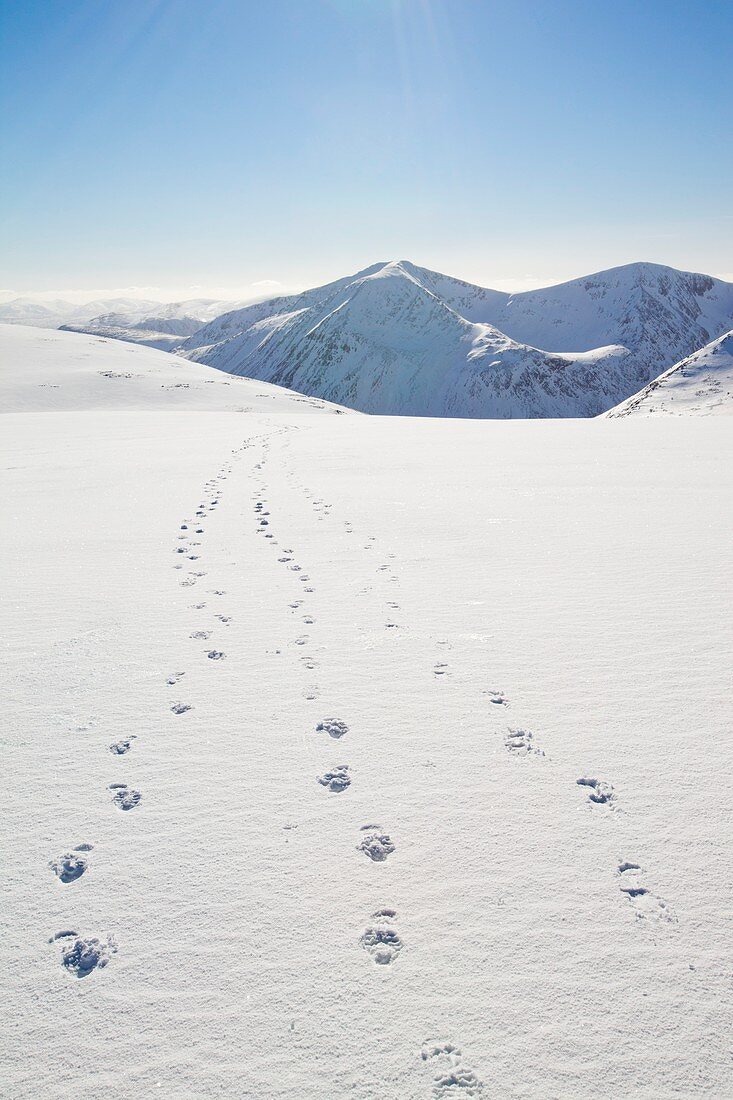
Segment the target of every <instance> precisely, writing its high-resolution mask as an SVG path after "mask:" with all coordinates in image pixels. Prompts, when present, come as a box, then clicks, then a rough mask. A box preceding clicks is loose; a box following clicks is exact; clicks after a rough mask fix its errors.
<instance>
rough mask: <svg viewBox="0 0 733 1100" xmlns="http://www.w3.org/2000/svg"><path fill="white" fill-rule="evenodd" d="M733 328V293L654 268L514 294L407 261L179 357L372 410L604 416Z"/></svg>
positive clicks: (222, 320) (247, 323)
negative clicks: (656, 378) (665, 370)
mask: <svg viewBox="0 0 733 1100" xmlns="http://www.w3.org/2000/svg"><path fill="white" fill-rule="evenodd" d="M732 323H733V285H731V284H729V283H725V282H722V281H720V280H716V279H713V278H711V277H709V276H706V275H696V274H692V273H689V272H683V271H675V270H674V269H672V268H667V267H661V266H659V265H656V264H630V265H628V266H626V267H622V268H615V269H613V270H611V271H606V272H600V273H598V274H596V275H591V276H587V277H586V278H583V279H576V280H573V281H572V282H569V283H564V284H562V285H560V286H556V287H550V288H548V289H543V290H537V291H528V292H525V293H524V294H515V295H509V294H504V293H501V292H499V291H494V290H486V289H484V288H482V287H477V286H473V285H472V284H470V283H465V282H462V281H461V280H458V279H453V278H450V277H449V276H447V275H440V274H438V273H437V272H433V271H428V270H426V269H425V268H419V267H416V266H415V265H414V264H411V263H409V261H406V260H403V261H399V262H392V263H388V264H376V265H374V267H371V268H367V269H366V270H365V271H362V272H360V273H359V274H357V275H354V276H352V277H349V278H346V279H340V280H338V281H337V282H334V283H330V284H328V285H327V286H324V287H317V288H315V289H314V290H309V291H305V292H303V293H302V294H299V295H292V296H290V297H287V298H274V299H270V300H269V301H266V302H262V303H258V304H256V305H253V306H249V307H247V308H245V309H242V310H238V311H235V312H232V313H228V314H224V315H223V316H222V317H219V318H217V319H216V320H215V321H213V322H211V323H210V324H208V325H206V326H204V327H203V328H202V329H201V330H200V331H199V332H197V333H195V334H194V335H193V336H191V337H190V338H189V339H188V340H187V341H186V342H185V343H184V344H182V346H181V349H180V350H181V353H182V354H184V355H186V356H188V357H189V358H192V359H195V360H197V361H199V362H204V363H208V364H210V365H212V366H215V367H218V368H219V369H221V370H225V371H228V372H230V373H233V374H242V375H247V376H249V377H254V378H263V379H266V380H267V381H270V382H275V383H278V384H281V385H286V386H289V387H292V388H294V389H297V390H299V391H301V392H303V393H308V394H314V395H317V396H319V397H323V398H326V399H328V400H332V401H338V402H340V403H342V404H345V405H348V406H350V407H352V408H356V409H360V410H362V411H363V412H372V413H388V414H395V413H400V414H409V415H431V416H436V415H437V416H464V417H495V418H517V417H549V416H595V415H598V414H599V413H601V412H604V411H606V410H608V409H609V408H611V407H612V406H613V405H615V404H617V403H618V402H619V401H621V400H622V399H624V398H626V397H628V396H629V395H630V394H632V393H634V392H635V391H636V390H638V389H639V388H640V387H641V386H643V385H646V384H647V383H648V382H650V381H651V379H653V378H654V377H655V376H656V375H658V374H660V373H661V372H662V371H663V370H664V369H666V368H667V367H669V366H671V365H672V364H673V363H675V362H676V361H678V360H679V359H681V358H682V357H683V356H685V355H688V354H689V353H690V352H692V351H695V350H696V349H698V348H700V347H701V346H702V345H704V344H706V343H707V342H708V341H709V340H710V339H711V337H714V336H718V335H720V334H721V333H722V332H725V331H726V330H727V329H729V328H730V327H731V324H732ZM541 349H551V350H541Z"/></svg>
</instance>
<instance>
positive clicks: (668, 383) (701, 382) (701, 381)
mask: <svg viewBox="0 0 733 1100" xmlns="http://www.w3.org/2000/svg"><path fill="white" fill-rule="evenodd" d="M681 413H695V414H698V415H704V416H710V415H713V414H718V415H728V416H730V415H732V414H733V331H731V332H727V333H726V334H725V336H720V337H719V338H718V339H717V340H713V341H711V343H709V344H707V345H706V346H705V347H704V348H701V349H700V351H696V352H695V353H694V354H693V355H690V356H688V357H687V358H686V359H683V360H682V362H681V363H677V364H675V366H674V367H670V369H669V370H667V371H665V372H664V373H663V374H661V375H660V376H659V378H655V379H654V381H653V382H650V383H649V385H648V386H645V387H644V389H643V390H641V391H640V392H639V393H636V394H634V396H633V397H629V398H628V399H627V400H626V401H623V402H622V403H621V404H620V405H617V406H616V407H615V408H613V409H611V410H610V412H608V413H606V415H607V416H609V417H617V416H632V415H637V414H638V415H642V416H654V415H659V414H663V415H668V416H669V415H672V416H673V415H675V414H677V415H679V414H681Z"/></svg>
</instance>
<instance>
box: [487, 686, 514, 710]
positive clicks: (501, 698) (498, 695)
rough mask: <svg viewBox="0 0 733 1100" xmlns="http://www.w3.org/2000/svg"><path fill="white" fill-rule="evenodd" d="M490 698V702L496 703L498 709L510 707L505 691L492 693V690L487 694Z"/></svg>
mask: <svg viewBox="0 0 733 1100" xmlns="http://www.w3.org/2000/svg"><path fill="white" fill-rule="evenodd" d="M486 694H487V695H488V697H489V702H490V703H494V704H495V705H496V706H497V707H506V706H508V705H509V700H508V699H507V697H506V695H505V694H504V692H503V691H492V690H491V688H489V690H488V691H487V692H486Z"/></svg>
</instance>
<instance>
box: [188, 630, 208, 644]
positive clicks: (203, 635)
mask: <svg viewBox="0 0 733 1100" xmlns="http://www.w3.org/2000/svg"><path fill="white" fill-rule="evenodd" d="M210 637H211V631H210V630H194V632H193V633H192V634H189V638H197V639H201V640H202V641H204V642H205V641H207V640H208V639H209V638H210Z"/></svg>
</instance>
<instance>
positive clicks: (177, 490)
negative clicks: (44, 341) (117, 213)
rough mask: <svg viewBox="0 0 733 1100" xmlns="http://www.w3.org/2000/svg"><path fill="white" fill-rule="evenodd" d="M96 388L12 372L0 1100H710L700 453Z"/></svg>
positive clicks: (722, 886)
mask: <svg viewBox="0 0 733 1100" xmlns="http://www.w3.org/2000/svg"><path fill="white" fill-rule="evenodd" d="M57 339H58V340H64V341H65V342H64V344H63V345H62V344H60V343H59V344H58V345H57V347H58V349H59V358H58V373H57V377H58V379H59V385H60V386H62V385H63V379H64V378H65V377H67V376H69V375H70V376H71V377H72V378H73V377H74V375H75V372H76V371H77V369H78V368H77V366H76V365H74V363H72V369H70V368H69V364H68V363H67V361H66V356H65V354H62V350H61V349H62V348H63V349H64V351H65V349H66V348H71V344H70V343H68V341H77V340H82V337H73V336H70V335H66V336H64V334H58V337H57ZM89 346H90V347H92V348H93V349H94V355H95V356H97V357H98V358H96V359H95V360H94V361H93V362H90V363H89V365H88V366H89V375H88V378H89V385H90V387H92V386H93V387H95V389H94V393H93V396H91V397H90V398H89V399H88V400H86V399H84V398H83V394H82V392H81V389H80V387H79V385H78V382H77V381H74V386H75V387H76V390H75V392H76V395H77V397H76V407H73V405H72V402H71V400H70V399H69V400H68V401H67V402H63V401H62V400H61V394H60V393H57V394H56V400H58V402H59V404H58V405H57V406H56V407H57V408H58V409H59V411H56V412H53V411H50V410H51V408H52V406H51V405H50V398H51V396H52V395H53V394H54V391H48V390H47V389H46V388H39V387H37V388H36V398H37V404H36V405H35V407H33V406H31V404H30V402H29V398H28V393H29V391H28V387H27V383H26V382H24V381H23V380H22V378H20V377H19V374H18V373H17V372H20V373H22V372H23V371H26V370H27V371H30V370H31V369H32V364H33V361H34V359H35V351H33V350H32V353H31V354H29V355H28V357H27V359H26V360H22V359H21V357H20V353H19V350H18V347H17V345H16V347H15V349H14V352H13V355H12V356H11V357H10V360H9V361H10V363H11V368H10V373H11V379H10V383H9V386H10V388H12V384H13V378H15V379H16V380H17V384H18V387H19V389H21V390H22V393H21V394H20V395H19V397H18V399H17V401H16V404H15V407H16V408H19V409H22V408H25V409H26V410H27V411H20V412H16V413H14V414H11V415H7V416H5V417H3V432H2V449H3V459H4V461H3V468H4V476H5V485H6V488H5V501H6V507H7V510H8V516H9V520H8V521H6V523H5V525H4V544H5V545H4V551H5V561H6V569H5V588H6V591H5V597H6V599H5V608H6V619H5V622H4V625H3V636H4V639H5V641H6V644H7V651H6V683H7V685H8V688H9V690H8V692H7V702H6V706H5V712H4V725H5V743H6V757H5V775H6V787H5V794H4V814H3V828H4V830H5V836H4V845H3V850H4V853H5V859H6V869H5V883H6V888H7V889H6V901H5V904H4V907H3V914H2V916H3V922H4V925H5V929H4V934H3V937H2V953H3V957H4V960H5V961H7V963H8V964H9V965H8V969H7V974H8V976H7V978H6V982H5V990H4V997H3V1002H2V1011H3V1015H4V1026H3V1033H4V1036H5V1039H4V1045H3V1056H2V1057H3V1062H2V1066H1V1067H0V1070H1V1072H0V1080H2V1090H3V1093H4V1094H5V1095H7V1096H11V1097H13V1098H18V1097H23V1098H26V1097H28V1098H30V1097H33V1098H36V1097H64V1098H66V1097H84V1098H97V1097H99V1098H100V1100H101V1098H102V1097H107V1096H109V1095H110V1094H114V1096H115V1097H121V1098H127V1097H137V1096H147V1095H160V1096H163V1097H174V1098H184V1097H185V1098H190V1097H197V1098H198V1097H218V1098H219V1097H226V1098H229V1097H231V1098H232V1100H233V1098H237V1100H240V1098H243V1097H245V1098H253V1100H255V1098H256V1100H263V1098H265V1097H266V1098H267V1100H285V1098H287V1100H304V1098H307V1100H311V1098H313V1100H321V1098H325V1100H343V1098H344V1097H347V1096H348V1097H353V1098H358V1100H436V1098H437V1100H448V1098H450V1097H466V1098H467V1100H468V1098H469V1097H481V1098H482V1100H487V1098H489V1097H492V1098H493V1097H496V1098H502V1100H503V1098H506V1097H510V1098H512V1097H517V1098H519V1097H522V1098H524V1097H533V1098H542V1100H544V1098H546V1097H563V1098H566V1097H569V1098H577V1100H587V1098H596V1097H597V1098H599V1100H600V1098H603V1100H607V1098H612V1100H621V1098H622V1097H628V1096H634V1097H643V1098H648V1100H665V1098H672V1097H686V1098H689V1097H702V1096H715V1097H723V1096H730V1095H732V1094H733V1079H732V1078H731V1060H730V1034H731V1026H732V1025H733V1017H732V1013H731V1001H730V953H729V949H730V933H731V928H730V914H731V908H732V907H731V875H730V821H731V816H730V815H731V809H732V805H731V804H732V802H733V795H732V794H731V786H730V783H728V782H727V781H726V777H727V776H729V775H730V767H731V755H732V750H731V740H730V723H731V718H732V717H733V713H732V710H733V708H732V706H731V699H730V690H729V671H730V663H731V642H732V638H731V622H733V616H731V614H730V610H731V609H730V606H729V601H728V600H727V598H726V597H727V586H726V581H727V577H728V575H729V571H730V563H729V560H728V556H727V553H726V547H728V546H729V545H730V535H731V500H732V499H733V495H732V494H731V479H732V477H733V475H732V474H731V471H732V470H733V463H732V462H731V457H732V456H731V449H732V446H733V445H732V442H731V435H730V432H729V431H727V430H726V422H725V420H724V419H722V418H717V419H710V420H707V421H703V420H702V419H696V418H671V417H669V418H667V417H660V418H658V419H656V420H655V419H649V420H647V419H643V418H639V419H627V420H612V419H602V420H593V421H564V422H558V421H533V422H524V423H520V422H514V423H495V422H490V421H483V422H476V421H471V422H469V421H460V420H453V421H446V420H420V419H407V420H405V419H399V418H376V417H375V418H372V417H360V416H353V415H352V416H348V415H347V416H336V415H333V414H332V412H329V411H328V410H327V409H325V410H324V409H316V408H312V407H311V406H310V405H308V404H304V403H302V402H301V403H298V402H297V401H295V400H293V398H292V396H291V395H283V398H282V399H279V398H278V397H277V396H276V395H275V394H273V391H269V390H268V389H267V388H266V387H261V385H260V384H259V383H250V382H246V381H242V382H241V383H239V385H240V386H241V389H242V392H244V391H245V390H249V391H250V392H253V393H254V394H256V393H260V392H262V393H268V392H269V393H270V394H271V396H270V398H269V400H267V399H266V398H264V397H263V398H261V399H260V403H259V404H256V403H255V401H254V397H253V400H252V402H249V403H250V404H252V405H253V408H252V409H251V411H250V412H248V413H235V412H229V411H213V410H211V409H209V410H202V409H201V408H200V407H196V405H195V403H194V401H193V394H195V393H196V392H197V391H193V393H192V391H188V393H189V396H190V397H191V405H190V406H186V405H185V404H184V403H183V401H181V402H180V403H179V404H178V405H175V406H174V405H173V404H172V403H171V405H170V406H169V407H167V408H163V407H162V406H160V405H155V406H151V407H148V408H147V409H146V408H144V406H143V404H142V393H141V394H140V396H139V397H138V399H137V400H138V401H139V402H140V404H137V405H132V404H130V405H129V406H128V407H126V408H125V407H123V406H122V404H121V401H120V395H121V393H122V381H123V380H120V379H117V380H107V381H109V382H110V387H111V386H112V383H113V382H120V386H119V388H114V389H113V388H110V389H109V390H108V391H107V393H108V398H107V404H106V406H105V407H100V404H99V399H98V396H97V391H96V386H97V382H96V380H94V379H93V377H92V374H93V370H104V369H106V367H107V365H108V364H109V363H110V361H111V360H110V357H113V358H114V366H113V367H112V368H111V369H114V370H116V369H117V360H116V358H115V357H116V356H117V355H119V354H121V353H122V351H124V350H125V349H124V346H122V345H117V344H108V343H99V344H97V343H96V342H95V341H94V340H90V344H89ZM126 356H127V360H126V361H127V362H128V363H130V365H131V366H130V369H131V370H132V364H133V363H135V362H138V361H140V360H141V358H143V357H145V358H146V359H147V361H148V362H150V359H149V358H148V357H150V356H153V357H154V358H155V359H156V360H157V361H158V362H160V360H164V361H167V360H165V356H164V355H163V354H162V353H154V352H150V351H147V350H145V349H140V348H134V347H131V348H130V349H128V350H127V353H126ZM170 369H171V370H178V368H177V367H175V366H174V365H171V366H170ZM160 370H161V371H162V370H163V367H162V365H161V366H160ZM190 370H191V371H192V377H193V376H194V375H196V374H197V372H199V371H203V370H204V368H200V367H196V366H191V367H190ZM140 373H141V374H142V373H144V372H143V370H142V367H141V368H140ZM231 381H233V382H235V381H236V380H231ZM126 384H127V385H128V386H130V387H131V388H132V386H133V385H136V383H134V382H133V380H127V381H126ZM140 385H142V383H140ZM205 389H207V390H212V391H213V390H214V387H213V386H212V387H205ZM150 392H151V393H152V390H151V391H150ZM185 392H186V391H184V393H185ZM220 392H221V393H222V395H223V394H225V393H228V392H232V391H225V390H223V389H222V391H220ZM6 393H7V391H6ZM47 398H48V399H49V404H48V405H45V404H43V402H45V401H46V399H47ZM42 409H45V411H41V410H42ZM270 536H271V537H270ZM177 567H180V568H177ZM184 707H188V708H190V709H188V710H184V709H183V708H184ZM177 712H180V713H177ZM319 726H321V727H322V728H319ZM110 746H114V749H113V750H112V751H111V750H110ZM341 766H348V770H347V771H344V770H341ZM317 777H319V778H320V779H321V780H324V782H319V780H318V778H317ZM348 780H350V783H349V785H346V782H347V781H348ZM120 785H121V786H120ZM110 788H111V789H110ZM339 788H340V789H339ZM138 794H139V796H140V797H139V798H137V797H136V796H137V795H138ZM125 805H127V806H129V807H130V808H129V809H127V810H125V809H123V808H122V807H124V806H125ZM80 847H81V848H83V849H84V850H82V851H78V849H79V848H80ZM75 849H76V851H75ZM370 853H371V854H370ZM67 855H68V856H69V857H70V859H65V857H66V856H67ZM373 857H376V858H373ZM380 857H383V858H380ZM81 863H84V864H85V867H84V868H83V869H82V873H81V874H78V871H79V867H80V865H81ZM52 865H53V866H52ZM75 876H76V877H75ZM64 878H65V879H67V880H69V879H70V880H69V881H63V879H64ZM59 934H63V935H61V937H60V938H54V937H57V936H59ZM49 941H52V942H49ZM94 941H96V942H94ZM102 964H106V965H102Z"/></svg>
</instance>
